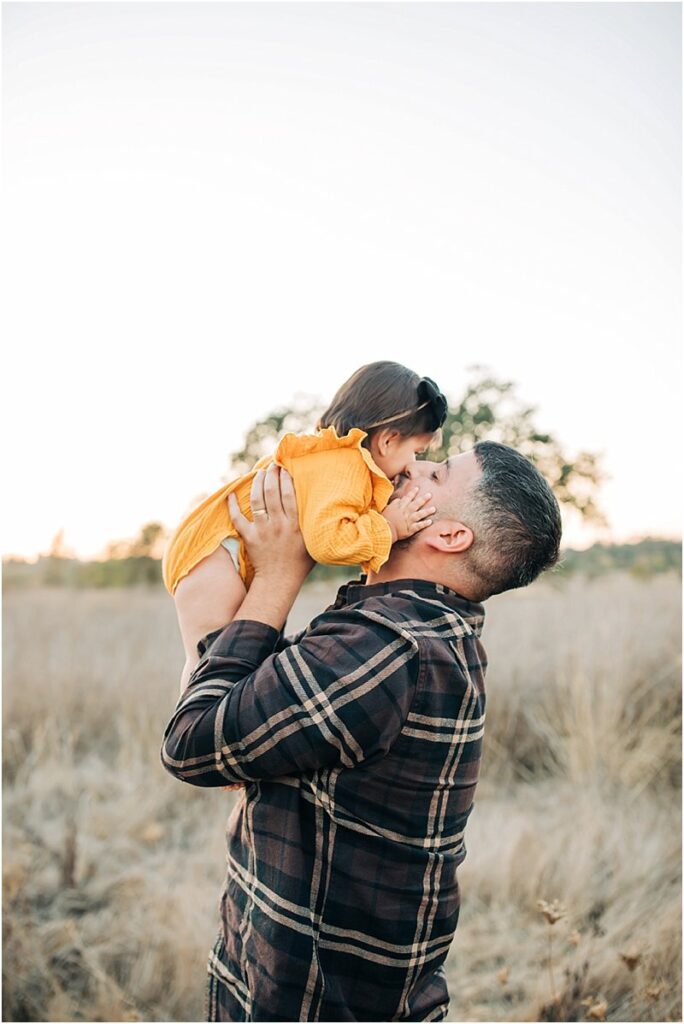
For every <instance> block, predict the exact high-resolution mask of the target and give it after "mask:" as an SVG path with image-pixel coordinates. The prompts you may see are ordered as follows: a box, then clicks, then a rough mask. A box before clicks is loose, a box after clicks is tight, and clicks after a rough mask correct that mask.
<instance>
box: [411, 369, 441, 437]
mask: <svg viewBox="0 0 684 1024" xmlns="http://www.w3.org/2000/svg"><path fill="white" fill-rule="evenodd" d="M418 401H419V402H429V403H430V407H431V410H432V412H433V414H434V417H435V425H434V427H433V430H437V428H438V427H441V426H442V424H443V423H444V420H445V419H446V415H447V400H446V398H445V397H444V395H443V394H442V392H441V391H440V390H439V388H438V387H437V385H436V384H435V382H434V380H432V379H431V378H430V377H423V378H422V379H421V380H420V382H419V384H418Z"/></svg>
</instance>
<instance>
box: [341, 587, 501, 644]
mask: <svg viewBox="0 0 684 1024" xmlns="http://www.w3.org/2000/svg"><path fill="white" fill-rule="evenodd" d="M365 581H366V577H365V576H361V578H360V579H358V580H351V581H350V582H349V583H345V584H344V585H343V586H341V587H340V589H339V590H338V592H337V598H336V600H335V603H334V605H333V607H334V608H343V607H344V606H345V605H348V604H355V603H356V602H357V601H365V600H366V599H367V598H369V597H379V596H381V595H382V594H397V593H399V592H401V591H407V590H410V591H413V592H414V593H416V594H418V595H421V596H424V597H426V598H429V599H431V600H432V601H434V600H439V601H440V602H441V603H442V604H444V605H445V606H446V607H447V608H448V609H450V610H451V611H454V612H456V613H457V614H458V615H460V616H461V618H462V619H464V620H465V621H466V622H467V623H468V625H469V626H471V627H472V629H473V631H474V632H475V633H476V634H478V635H479V633H480V631H481V629H482V624H483V622H484V615H485V610H484V606H483V605H482V604H479V603H478V602H476V601H471V600H469V598H467V597H462V596H461V594H457V593H456V591H455V590H451V588H450V587H445V586H444V584H442V583H432V582H431V581H430V580H415V579H401V580H387V581H386V582H384V583H366V582H365Z"/></svg>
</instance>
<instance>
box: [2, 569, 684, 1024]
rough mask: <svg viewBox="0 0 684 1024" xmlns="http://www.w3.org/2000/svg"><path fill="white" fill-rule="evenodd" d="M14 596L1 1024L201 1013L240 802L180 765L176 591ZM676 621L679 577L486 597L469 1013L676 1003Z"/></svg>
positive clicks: (465, 996)
mask: <svg viewBox="0 0 684 1024" xmlns="http://www.w3.org/2000/svg"><path fill="white" fill-rule="evenodd" d="M329 594H330V587H328V588H327V590H326V588H324V587H323V586H322V585H321V584H318V585H316V586H315V587H312V588H310V589H309V590H308V591H306V592H305V593H304V595H303V596H302V598H301V599H300V602H299V604H298V606H297V608H296V609H295V613H294V614H293V617H292V619H291V622H290V625H291V627H292V628H296V627H297V626H298V625H299V624H300V623H302V622H304V621H306V619H307V618H308V617H309V616H310V615H311V614H313V613H314V612H315V611H318V610H320V609H321V608H322V607H323V606H324V605H325V604H326V602H327V598H328V596H329ZM3 611H4V631H3V654H4V685H3V711H4V745H3V752H4V759H3V760H4V765H3V767H4V776H3V779H4V788H3V792H4V805H3V806H4V834H3V836H4V857H3V892H4V904H3V906H4V957H3V973H4V1013H3V1020H5V1021H21V1020H41V1021H53V1020H61V1021H74V1020H88V1021H119V1020H150V1021H197V1020H203V1019H204V970H205V961H206V956H207V952H208V950H209V948H210V946H211V944H212V942H213V939H214V935H215V931H216V928H217V923H218V916H217V913H218V910H217V903H218V895H219V890H220V886H221V883H222V876H223V870H224V852H223V846H224V835H223V832H224V825H225V819H226V817H227V814H228V812H229V809H230V807H231V805H232V802H233V800H234V799H235V797H234V795H233V794H232V793H226V792H222V791H202V790H196V789H193V788H191V787H188V786H184V785H183V784H181V783H179V782H177V781H175V780H174V779H172V778H171V777H170V776H168V775H167V774H166V773H165V772H164V771H163V769H162V768H161V765H160V761H159V747H160V740H161V735H162V732H163V728H164V725H165V723H166V721H167V719H168V717H169V715H170V712H171V710H172V708H173V706H174V704H175V700H176V691H177V677H178V674H179V672H180V667H181V662H182V653H181V645H180V641H179V639H178V637H177V635H176V624H175V617H174V612H173V607H172V604H171V602H170V600H169V599H168V597H167V596H166V594H165V593H164V592H163V591H161V590H159V591H158V590H154V589H150V590H119V591H69V590H60V589H55V590H24V591H9V592H7V593H6V594H5V598H4V607H3ZM680 625H681V603H680V580H679V578H678V577H675V576H668V575H662V576H656V577H653V578H651V579H649V580H640V581H637V580H635V579H633V578H631V577H629V576H621V575H618V574H612V575H607V576H604V577H600V578H597V579H595V580H592V581H588V580H585V579H582V578H572V579H570V580H568V581H565V582H540V583H538V584H535V585H534V586H533V587H531V588H529V589H528V590H526V591H521V592H516V593H512V594H509V595H504V596H502V597H499V598H495V599H493V600H492V601H491V602H489V606H488V622H487V624H486V626H485V633H484V640H485V644H486V646H487V649H488V652H489V656H490V669H489V674H488V681H487V682H488V702H489V703H488V715H487V735H486V746H485V757H484V765H483V775H482V780H481V783H480V788H479V790H478V794H477V800H476V806H475V809H474V811H473V814H472V817H471V820H470V823H469V826H468V834H467V841H468V857H467V858H466V861H465V864H464V865H463V867H462V869H461V872H460V880H461V888H462V901H463V907H462V915H461V921H460V923H459V928H458V931H457V934H456V939H455V941H454V944H453V946H452V950H451V953H450V955H449V959H448V961H447V968H448V974H449V979H450V990H451V1011H450V1016H449V1020H451V1021H492V1020H493V1021H531V1020H532V1021H537V1020H567V1021H580V1020H602V1019H608V1020H620V1021H642V1020H643V1021H647V1020H651V1021H656V1020H657V1021H663V1020H680V1019H681V990H680V989H681V986H680V978H681V961H680V952H681V939H680V906H681V903H680V866H681V854H680V837H681V825H680V781H681V774H680V753H681V746H680V708H681V704H680V650H681V646H680V644H681V638H680ZM538 900H545V901H547V903H549V904H550V903H552V902H553V901H554V900H558V901H560V903H561V904H562V905H563V906H562V908H560V910H559V911H558V913H559V914H561V915H562V916H560V917H559V919H558V920H555V923H549V922H550V921H553V920H554V919H555V918H556V916H557V915H556V913H555V912H552V911H551V910H549V909H548V907H547V910H546V915H544V914H543V913H542V912H541V911H540V909H539V907H538V905H537V901H538Z"/></svg>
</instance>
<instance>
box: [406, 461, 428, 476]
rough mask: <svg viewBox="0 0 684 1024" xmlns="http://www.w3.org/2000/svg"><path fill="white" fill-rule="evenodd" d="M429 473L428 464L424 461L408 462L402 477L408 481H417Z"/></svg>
mask: <svg viewBox="0 0 684 1024" xmlns="http://www.w3.org/2000/svg"><path fill="white" fill-rule="evenodd" d="M428 472H429V469H428V464H427V463H426V462H424V461H420V462H409V464H408V465H407V466H406V468H405V469H404V476H405V477H407V478H408V479H409V480H419V479H420V477H422V476H425V475H426V473H428Z"/></svg>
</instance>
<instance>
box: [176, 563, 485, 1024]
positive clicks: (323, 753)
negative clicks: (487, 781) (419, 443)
mask: <svg viewBox="0 0 684 1024" xmlns="http://www.w3.org/2000/svg"><path fill="white" fill-rule="evenodd" d="M483 619H484V612H483V608H482V606H481V605H478V604H473V603H472V602H469V601H467V600H465V599H464V598H462V597H459V596H458V595H457V594H455V593H454V592H453V591H451V590H449V589H448V588H446V587H443V586H440V585H437V584H434V583H429V582H425V581H422V580H394V581H391V582H389V583H382V584H372V585H370V586H364V585H362V584H358V583H355V584H347V585H346V586H345V587H343V588H342V589H341V591H340V593H339V595H338V598H337V601H336V602H335V604H334V605H332V606H331V607H330V608H329V609H328V610H327V611H325V612H324V613H323V614H321V615H319V616H318V617H317V618H315V619H314V620H313V621H312V623H311V624H310V626H309V627H308V629H306V630H304V632H303V633H301V634H300V635H299V636H298V637H296V638H295V639H294V640H293V641H289V642H288V641H285V640H283V639H282V638H281V637H280V634H278V633H277V632H276V630H274V629H272V628H271V627H269V626H266V625H264V624H262V623H258V622H254V621H248V620H243V621H237V622H234V623H232V624H231V625H229V626H227V627H226V628H225V629H224V630H222V631H221V632H220V633H217V634H211V635H210V636H209V637H207V638H206V641H205V649H204V651H203V654H202V658H201V661H200V664H199V665H198V667H197V668H196V670H195V672H194V674H193V676H192V679H191V681H190V685H189V686H188V688H187V690H186V691H185V693H184V695H183V696H182V698H181V699H180V701H179V703H178V705H177V707H176V711H175V713H174V715H173V717H172V719H171V721H170V722H169V725H168V727H167V729H166V733H165V737H164V744H163V748H162V761H163V764H164V766H165V767H166V768H167V769H168V771H170V772H171V773H172V774H173V775H175V776H176V777H177V778H179V779H182V780H183V781H185V782H188V783H191V784H192V785H196V786H225V785H226V783H234V782H244V783H245V784H246V788H245V789H244V790H243V791H242V794H241V797H240V799H239V800H238V802H237V804H236V806H235V807H234V809H233V812H232V814H231V816H230V819H229V821H228V829H227V840H228V855H227V863H228V873H227V880H226V884H225V888H224V891H223V895H222V897H221V904H220V906H221V917H222V928H221V931H220V933H219V937H218V939H217V942H216V945H215V946H214V949H213V951H212V952H211V954H210V959H209V997H208V1019H209V1020H232V1021H266V1020H268V1021H304V1020H307V1021H308V1020H321V1021H326V1020H327V1021H345V1020H361V1021H392V1020H407V1021H408V1020H414V1021H417V1020H425V1021H428V1020H442V1019H444V1017H445V1016H446V1013H447V1009H448V1002H449V999H448V993H447V986H446V981H445V977H444V971H443V966H442V965H443V963H444V960H445V958H446V955H447V951H448V949H449V946H450V945H451V941H452V939H453V936H454V931H455V929H456V923H457V920H458V912H459V903H460V897H459V888H458V882H457V879H456V869H457V867H458V865H459V864H460V863H461V861H462V860H463V858H464V857H465V853H466V849H465V844H464V840H463V833H464V828H465V824H466V820H467V818H468V815H469V813H470V811H471V808H472V804H473V793H474V790H475V785H476V782H477V778H478V772H479V766H480V756H481V747H482V735H483V726H484V713H485V711H484V705H485V695H484V671H485V667H486V662H485V656H484V651H483V648H482V645H481V643H480V641H479V634H480V631H481V628H482V623H483ZM202 650H203V647H202V645H201V646H200V651H202Z"/></svg>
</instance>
